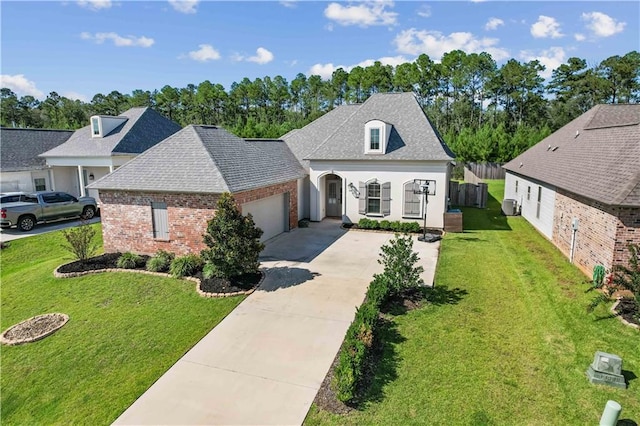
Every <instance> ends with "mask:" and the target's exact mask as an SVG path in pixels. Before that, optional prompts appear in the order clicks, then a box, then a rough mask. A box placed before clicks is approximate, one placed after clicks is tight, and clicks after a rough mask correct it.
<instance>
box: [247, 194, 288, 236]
mask: <svg viewBox="0 0 640 426" xmlns="http://www.w3.org/2000/svg"><path fill="white" fill-rule="evenodd" d="M285 197H286V195H285V194H278V195H274V196H273V197H268V198H263V199H262V200H258V201H252V202H250V203H246V204H243V205H242V214H245V215H246V214H247V213H251V214H252V215H253V221H254V222H255V223H256V226H258V228H260V229H262V230H263V231H264V234H262V238H260V241H265V240H268V239H269V238H271V237H275V236H276V235H278V234H280V233H282V232H284V231H285V225H286V223H287V220H286V216H285V215H288V210H287V209H286V208H285Z"/></svg>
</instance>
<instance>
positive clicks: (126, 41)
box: [80, 32, 155, 47]
mask: <svg viewBox="0 0 640 426" xmlns="http://www.w3.org/2000/svg"><path fill="white" fill-rule="evenodd" d="M80 38H82V39H83V40H93V41H95V42H96V43H97V44H102V43H104V42H105V41H107V40H111V41H112V42H113V44H114V45H116V46H118V47H134V46H135V47H151V46H153V43H155V40H154V39H152V38H149V37H145V36H142V37H136V36H132V35H129V36H126V37H123V36H121V35H118V34H116V33H113V32H111V33H95V34H91V33H87V32H83V33H81V34H80Z"/></svg>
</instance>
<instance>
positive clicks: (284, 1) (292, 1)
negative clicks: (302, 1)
mask: <svg viewBox="0 0 640 426" xmlns="http://www.w3.org/2000/svg"><path fill="white" fill-rule="evenodd" d="M279 3H280V4H281V5H282V6H284V7H288V8H289V9H293V8H294V7H297V6H298V0H280V2H279Z"/></svg>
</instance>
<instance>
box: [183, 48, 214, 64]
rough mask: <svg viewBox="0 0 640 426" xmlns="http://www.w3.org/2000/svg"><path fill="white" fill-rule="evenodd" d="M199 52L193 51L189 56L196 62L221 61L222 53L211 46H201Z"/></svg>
mask: <svg viewBox="0 0 640 426" xmlns="http://www.w3.org/2000/svg"><path fill="white" fill-rule="evenodd" d="M198 47H199V49H198V50H192V51H191V52H189V53H188V54H187V56H188V57H189V58H191V59H193V60H194V61H198V62H208V61H214V60H216V59H220V52H218V51H217V50H216V49H214V48H213V46H211V45H210V44H199V45H198Z"/></svg>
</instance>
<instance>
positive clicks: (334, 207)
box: [325, 175, 342, 217]
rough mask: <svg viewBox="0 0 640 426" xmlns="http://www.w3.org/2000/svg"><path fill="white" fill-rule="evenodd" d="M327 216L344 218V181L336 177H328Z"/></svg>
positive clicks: (326, 192)
mask: <svg viewBox="0 0 640 426" xmlns="http://www.w3.org/2000/svg"><path fill="white" fill-rule="evenodd" d="M325 194H326V200H325V205H326V208H327V216H333V217H342V179H340V177H338V176H336V175H328V176H327V177H326V191H325Z"/></svg>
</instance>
